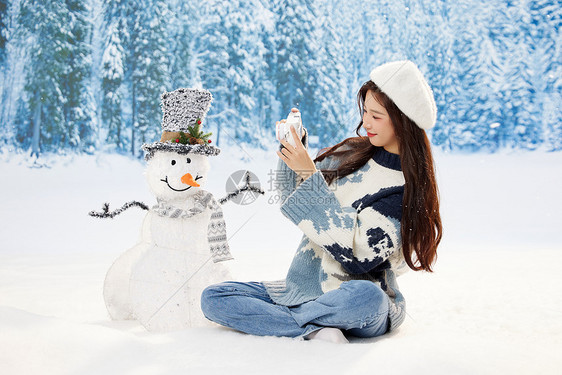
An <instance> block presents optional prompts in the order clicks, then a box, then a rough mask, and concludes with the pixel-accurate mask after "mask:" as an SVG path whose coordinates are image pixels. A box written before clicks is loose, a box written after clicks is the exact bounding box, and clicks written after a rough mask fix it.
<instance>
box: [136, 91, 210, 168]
mask: <svg viewBox="0 0 562 375" xmlns="http://www.w3.org/2000/svg"><path fill="white" fill-rule="evenodd" d="M212 100H213V96H212V95H211V93H210V92H209V91H207V90H204V89H185V88H182V89H177V90H174V91H171V92H165V93H163V94H162V96H161V104H160V106H161V108H162V112H163V116H162V137H161V138H160V141H159V142H154V143H147V144H144V145H142V149H143V150H144V151H146V155H145V158H146V160H148V159H150V158H151V157H152V156H154V153H155V152H156V151H168V152H177V153H179V154H189V153H193V154H202V155H208V156H211V155H218V154H219V153H220V149H219V148H218V147H215V146H211V145H210V144H209V143H210V142H211V141H210V140H209V139H208V137H209V136H210V135H211V133H206V134H204V133H203V132H202V131H201V129H200V127H201V123H202V121H203V118H204V117H205V115H206V114H207V112H208V111H209V108H210V107H211V101H212Z"/></svg>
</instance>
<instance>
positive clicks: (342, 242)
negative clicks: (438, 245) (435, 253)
mask: <svg viewBox="0 0 562 375" xmlns="http://www.w3.org/2000/svg"><path fill="white" fill-rule="evenodd" d="M403 191H404V187H403V186H394V187H389V188H385V189H382V190H381V191H379V192H377V193H376V194H372V195H366V196H364V197H362V198H361V199H358V200H357V201H355V202H353V204H352V205H351V206H342V205H341V204H340V202H339V201H338V199H337V197H336V196H335V194H334V192H333V191H331V190H330V189H329V187H328V185H327V184H326V181H325V180H324V177H323V175H322V173H321V172H320V171H318V172H316V173H314V174H313V175H312V176H311V177H309V178H308V179H306V180H305V181H304V182H302V183H301V184H300V185H299V186H298V187H297V188H296V189H295V191H294V192H293V193H292V194H291V195H290V196H289V197H288V198H287V199H286V200H285V202H283V204H282V205H281V212H282V213H283V214H284V215H285V216H286V217H287V218H289V219H290V220H291V221H292V222H293V223H295V224H296V225H297V226H298V227H299V228H300V229H301V230H302V231H303V232H304V234H305V235H306V236H307V237H308V238H309V239H310V240H312V241H313V242H315V243H316V244H318V245H319V246H321V247H322V248H323V249H324V250H325V251H327V252H328V253H329V254H331V256H332V257H333V258H334V259H335V260H336V261H338V262H339V263H340V264H341V265H342V267H343V268H344V269H345V270H346V271H347V272H348V273H350V274H363V273H367V272H369V271H371V270H373V269H375V268H378V267H380V266H384V265H383V263H385V261H386V260H387V259H388V258H389V257H390V256H391V255H392V254H393V253H394V252H396V251H399V249H400V246H401V237H400V219H401V210H402V196H403Z"/></svg>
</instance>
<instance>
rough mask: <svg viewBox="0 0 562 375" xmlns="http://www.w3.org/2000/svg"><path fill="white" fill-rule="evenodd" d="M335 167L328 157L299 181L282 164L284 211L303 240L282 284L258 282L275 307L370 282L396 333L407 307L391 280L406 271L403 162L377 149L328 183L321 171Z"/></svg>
mask: <svg viewBox="0 0 562 375" xmlns="http://www.w3.org/2000/svg"><path fill="white" fill-rule="evenodd" d="M337 165H338V160H337V158H334V157H327V158H325V159H324V160H322V161H321V162H318V163H316V168H317V169H318V171H317V172H315V173H314V174H313V175H312V176H310V177H308V178H307V179H306V180H304V181H301V179H300V178H298V176H297V174H296V173H295V172H294V171H292V170H291V169H290V168H288V167H287V165H286V164H285V163H284V162H283V161H282V160H279V162H278V165H277V175H276V187H277V189H278V194H279V195H280V202H281V212H282V213H283V215H284V216H285V217H287V218H288V219H289V220H291V221H292V222H293V223H294V224H295V225H297V226H298V227H299V229H301V230H302V232H303V237H302V239H301V242H300V244H299V246H298V249H297V252H296V254H295V256H294V258H293V261H292V263H291V266H290V268H289V271H288V273H287V276H286V278H285V279H283V280H277V281H264V282H263V284H264V285H265V287H266V290H267V292H268V294H269V295H270V297H271V299H272V300H273V301H274V302H275V303H277V304H281V305H285V306H296V305H300V304H302V303H304V302H308V301H311V300H314V299H316V298H318V297H319V296H321V295H322V294H324V293H326V292H328V291H330V290H334V289H337V288H338V287H339V286H340V285H341V284H342V283H343V282H345V281H349V280H370V281H372V282H374V283H376V284H377V285H378V286H380V287H381V289H382V290H383V291H384V292H385V293H386V294H387V295H388V296H389V299H390V310H389V317H390V329H391V330H392V329H395V328H397V327H398V326H399V325H400V324H401V323H402V322H403V321H404V318H405V305H406V302H405V300H404V297H403V296H402V294H401V293H400V290H399V288H398V284H397V282H396V277H397V276H399V275H401V274H403V273H404V272H406V271H407V270H408V266H407V264H406V262H405V260H404V256H403V253H402V242H401V235H400V220H401V217H402V197H403V194H404V175H403V173H402V170H401V167H400V157H399V156H398V155H396V154H392V153H389V152H387V151H385V150H384V149H383V148H377V149H376V151H375V153H374V155H373V156H372V158H371V159H369V160H368V162H367V163H366V164H365V165H363V166H362V167H361V168H360V169H358V170H356V171H355V172H353V173H351V174H349V175H347V176H345V177H343V178H338V179H336V180H334V181H332V183H331V184H330V185H328V184H327V182H326V180H325V179H324V176H323V174H322V172H321V171H320V169H328V170H335V168H336V167H337Z"/></svg>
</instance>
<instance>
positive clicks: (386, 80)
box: [369, 60, 437, 129]
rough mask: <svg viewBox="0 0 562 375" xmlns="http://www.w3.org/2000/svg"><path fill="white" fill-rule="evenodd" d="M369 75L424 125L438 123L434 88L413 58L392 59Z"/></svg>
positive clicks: (417, 122) (395, 101)
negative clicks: (430, 85)
mask: <svg viewBox="0 0 562 375" xmlns="http://www.w3.org/2000/svg"><path fill="white" fill-rule="evenodd" d="M369 78H370V79H371V81H373V82H374V83H375V84H376V85H377V86H378V87H379V88H380V89H381V91H382V92H384V93H385V94H386V95H387V96H388V97H389V98H390V99H391V100H392V101H393V102H394V104H396V106H397V107H398V108H399V109H400V110H401V111H402V112H403V113H404V114H405V115H406V116H408V117H409V118H410V119H411V120H413V121H414V122H415V123H416V125H418V126H419V127H420V128H422V129H431V128H432V127H433V126H434V125H435V121H436V120H437V107H436V105H435V99H434V98H433V91H432V90H431V87H429V84H428V83H427V81H426V80H425V78H424V77H423V74H422V73H421V72H420V70H419V69H418V67H417V66H416V64H414V63H413V62H411V61H409V60H404V61H393V62H389V63H386V64H383V65H380V66H378V67H376V68H375V69H373V70H372V71H371V74H369Z"/></svg>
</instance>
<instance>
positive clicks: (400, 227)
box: [201, 61, 442, 342]
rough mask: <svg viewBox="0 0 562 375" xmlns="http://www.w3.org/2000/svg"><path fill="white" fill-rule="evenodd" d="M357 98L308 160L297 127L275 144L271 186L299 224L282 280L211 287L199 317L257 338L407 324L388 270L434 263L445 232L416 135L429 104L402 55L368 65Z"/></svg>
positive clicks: (367, 331) (427, 158)
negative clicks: (341, 127) (341, 136)
mask: <svg viewBox="0 0 562 375" xmlns="http://www.w3.org/2000/svg"><path fill="white" fill-rule="evenodd" d="M357 97H358V104H359V108H360V110H361V111H362V113H363V117H362V120H361V122H360V123H359V126H357V129H356V133H357V135H358V137H352V138H348V139H346V140H344V141H343V142H340V143H338V144H336V145H335V146H332V147H331V148H329V149H326V150H323V151H324V152H321V153H320V155H319V156H318V157H317V158H316V159H315V160H314V161H313V160H312V159H311V158H310V156H309V155H308V152H307V149H306V148H307V147H306V145H307V142H306V136H305V137H304V138H303V139H302V140H301V139H299V138H300V137H299V136H297V133H296V131H295V130H294V129H292V136H293V139H294V140H295V142H296V147H294V146H292V145H291V144H289V143H288V142H285V141H282V142H281V143H282V146H283V147H282V148H281V151H278V152H277V153H278V156H279V159H280V160H279V164H278V173H281V174H288V175H285V176H284V177H288V178H283V181H284V182H286V181H290V182H291V183H289V184H284V185H283V186H279V189H280V193H281V211H282V212H283V214H284V215H285V216H286V217H287V218H289V219H290V220H291V221H292V222H293V223H295V224H296V225H297V226H298V227H299V228H300V229H301V230H302V231H303V233H304V236H303V238H302V241H301V243H300V245H299V247H298V249H297V253H296V255H295V257H294V259H293V262H292V264H291V267H290V269H289V271H288V274H287V277H286V279H284V280H280V281H273V282H248V283H242V282H225V283H221V284H216V285H212V286H210V287H208V288H207V289H205V290H204V291H203V294H202V297H201V298H202V299H201V307H202V310H203V313H204V314H205V316H206V317H207V318H208V319H210V320H212V321H214V322H217V323H219V324H221V325H224V326H227V327H231V328H233V329H236V330H239V331H243V332H246V333H250V334H254V335H261V336H288V337H299V338H304V339H322V340H327V341H333V342H347V339H346V337H345V335H351V336H357V337H375V336H380V335H383V334H385V333H386V332H388V331H390V330H393V329H395V328H397V327H398V326H399V325H400V324H401V323H402V322H403V321H404V317H405V301H404V298H403V296H402V294H401V293H400V291H399V289H398V285H397V283H396V277H397V276H399V275H400V274H402V273H404V272H405V271H406V270H407V269H408V266H409V267H410V268H412V269H413V270H416V271H418V270H425V271H431V267H432V264H433V262H434V260H435V258H436V255H437V246H438V244H439V242H440V240H441V233H442V227H441V218H440V216H439V199H438V192H437V184H436V181H435V173H434V168H433V158H432V154H431V149H430V144H429V140H428V138H427V135H426V133H425V129H429V128H431V127H433V126H434V125H435V120H436V107H435V101H434V99H433V93H432V91H431V88H430V87H429V85H428V84H427V82H426V81H425V79H424V77H423V75H422V74H421V72H420V71H419V70H418V68H417V67H416V65H415V64H414V63H412V62H410V61H396V62H391V63H387V64H384V65H381V66H379V67H377V68H375V69H374V70H373V71H372V72H371V74H370V81H367V82H366V83H365V84H364V85H363V86H362V87H361V89H360V90H359V93H358V95H357ZM292 111H294V112H296V111H297V110H296V109H293V110H292ZM361 128H364V129H365V130H366V131H367V137H365V136H360V135H359V131H360V130H361ZM287 185H289V186H287Z"/></svg>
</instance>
